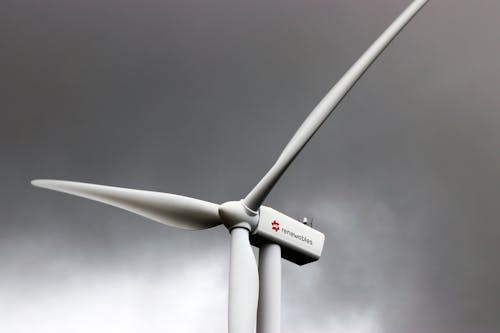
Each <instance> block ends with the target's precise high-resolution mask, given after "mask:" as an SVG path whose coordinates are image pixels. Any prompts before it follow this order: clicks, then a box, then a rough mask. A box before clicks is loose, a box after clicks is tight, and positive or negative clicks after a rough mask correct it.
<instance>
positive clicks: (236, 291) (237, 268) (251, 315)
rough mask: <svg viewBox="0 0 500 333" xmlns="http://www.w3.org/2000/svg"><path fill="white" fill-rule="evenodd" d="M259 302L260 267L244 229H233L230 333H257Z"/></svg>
mask: <svg viewBox="0 0 500 333" xmlns="http://www.w3.org/2000/svg"><path fill="white" fill-rule="evenodd" d="M258 298H259V275H258V272H257V263H256V262H255V257H254V255H253V252H252V247H251V246H250V241H249V239H248V230H247V229H245V228H233V229H231V254H230V263H229V306H228V307H229V309H228V310H229V313H228V326H229V333H254V332H255V324H256V321H257V300H258Z"/></svg>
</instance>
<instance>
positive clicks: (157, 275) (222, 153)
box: [0, 0, 500, 333]
mask: <svg viewBox="0 0 500 333" xmlns="http://www.w3.org/2000/svg"><path fill="white" fill-rule="evenodd" d="M409 2H410V1H409V0H404V1H403V0H370V1H368V0H365V1H352V0H332V1H326V0H312V1H307V2H305V1H298V0H291V1H263V0H257V1H244V0H209V1H207V0H187V1H186V0H182V1H181V0H175V1H170V0H169V1H155V0H146V1H140V2H138V1H117V0H104V1H97V0H90V1H77V0H69V1H57V0H42V1H35V0H26V1H18V0H6V1H5V0H4V1H2V3H1V4H0V33H1V36H0V50H1V53H0V70H1V71H0V73H1V75H0V88H1V89H0V112H1V116H2V117H1V121H0V154H1V155H0V156H1V163H0V175H1V176H0V177H1V187H0V197H1V200H0V211H1V213H2V214H1V218H0V331H2V332H9V333H14V332H15V333H25V332H30V333H31V332H40V333H45V332H50V333H53V332H75V333H80V332H96V333H104V332H123V333H136V332H151V333H156V332H176V333H185V332H207V333H215V332H224V331H225V330H226V319H227V314H226V306H227V303H226V302H227V301H226V298H227V291H226V287H227V276H228V249H229V243H228V234H227V231H226V230H225V229H224V228H223V227H217V228H214V229H210V230H205V231H200V232H189V231H182V230H175V229H172V228H168V227H165V226H163V225H160V224H156V223H154V222H150V221H146V220H144V219H143V218H141V217H138V216H134V215H132V214H129V213H127V212H123V211H120V210H117V209H114V208H110V207H106V206H104V205H100V204H98V203H94V202H90V201H85V200H82V199H76V198H74V197H70V196H65V195H62V194H59V193H54V192H48V191H43V190H40V189H36V188H33V187H31V186H30V185H29V180H30V179H32V178H59V179H71V180H78V181H88V182H94V183H101V184H109V185H116V186H124V187H132V188H140V189H149V190H158V191H164V192H169V193H177V194H183V195H188V196H193V197H197V198H201V199H204V200H209V201H213V202H217V203H220V202H224V201H227V200H234V199H239V198H241V197H243V196H244V195H245V194H246V193H247V192H248V191H249V190H250V188H251V187H252V186H253V185H254V184H255V183H256V181H257V180H258V179H259V178H260V177H261V176H262V175H263V174H264V173H265V171H266V170H267V169H268V168H269V167H270V165H271V164H272V162H273V160H274V159H275V158H276V157H277V155H278V154H279V152H280V151H281V149H282V148H283V146H284V145H285V144H286V142H287V141H288V139H289V138H290V137H291V136H292V134H293V133H294V131H295V129H296V128H297V127H298V126H299V125H300V123H301V122H302V120H303V119H304V118H305V117H306V115H307V114H308V113H309V111H310V110H311V109H312V108H313V107H314V106H315V104H316V103H317V102H318V101H319V99H320V98H321V97H322V96H323V95H324V94H325V93H326V92H327V91H328V90H329V88H330V87H331V86H332V85H333V84H334V83H335V81H336V80H338V79H339V78H340V76H341V75H342V73H343V72H344V71H345V70H346V69H347V68H348V67H349V66H350V65H351V64H352V63H353V62H354V61H355V60H356V59H357V57H358V56H359V55H360V54H361V53H362V52H363V51H364V49H365V48H366V47H367V46H368V45H369V44H370V43H371V42H372V41H373V40H374V39H375V38H376V37H377V36H378V34H379V33H380V32H381V31H383V29H384V28H385V27H386V26H387V25H388V24H389V23H390V22H391V21H392V20H393V19H394V18H395V17H396V16H397V15H398V14H399V12H401V11H402V10H403V9H404V8H405V6H406V5H407V4H408V3H409ZM499 37H500V2H499V1H497V0H478V1H467V0H431V1H430V3H429V4H428V5H427V6H426V7H425V8H424V10H423V11H422V12H421V13H420V14H419V15H418V16H417V17H416V18H415V20H414V21H412V22H411V23H410V24H409V25H408V26H407V28H406V29H405V30H404V31H403V32H402V34H401V35H400V36H399V38H397V39H396V40H395V42H394V43H393V44H392V45H391V46H390V47H389V48H388V49H387V50H386V52H385V53H384V54H383V56H382V57H381V58H380V59H379V60H378V61H377V62H376V63H375V65H374V66H373V67H372V68H371V69H370V70H369V71H368V72H367V73H366V75H365V76H364V77H363V79H362V80H361V81H360V82H359V83H358V85H357V86H356V87H355V89H353V90H352V91H351V93H350V94H349V95H348V97H347V98H346V99H345V100H344V101H343V102H342V104H341V105H340V107H339V108H338V110H337V111H336V112H335V113H334V115H333V116H332V117H331V118H330V119H329V120H328V121H327V122H326V123H325V125H324V126H323V127H322V129H321V130H320V131H319V132H318V133H317V136H315V137H314V138H313V140H311V142H310V143H309V145H308V146H307V147H306V148H305V149H304V151H303V152H302V153H301V155H300V156H299V158H298V159H297V160H296V162H295V163H294V164H293V165H292V167H291V168H290V169H289V171H288V172H287V174H286V175H285V177H283V179H282V180H281V181H280V183H279V186H278V187H276V188H275V190H274V191H273V192H272V194H271V195H270V196H269V198H268V201H267V202H266V204H267V205H271V206H273V207H274V208H276V209H278V210H280V211H283V212H285V213H287V214H288V215H291V216H295V217H297V218H300V217H302V216H310V217H313V218H314V221H315V227H316V228H318V229H319V230H321V231H323V232H324V233H325V234H326V237H327V240H326V245H325V249H324V252H323V256H322V258H321V260H320V261H318V262H316V263H313V264H309V265H306V266H303V267H298V266H296V265H294V264H291V263H288V262H284V263H283V274H284V277H283V331H284V332H289V333H301V332H334V333H337V332H338V333H340V332H342V333H401V332H405V333H495V332H496V333H498V332H500V317H499V316H498V313H499V312H500V259H499V255H500V224H499V223H500V219H499V216H500V208H499V206H500V205H499V204H500V153H499V148H500V131H499V130H498V128H499V125H500V113H499V112H500V94H499V87H500V61H499V59H500V43H499Z"/></svg>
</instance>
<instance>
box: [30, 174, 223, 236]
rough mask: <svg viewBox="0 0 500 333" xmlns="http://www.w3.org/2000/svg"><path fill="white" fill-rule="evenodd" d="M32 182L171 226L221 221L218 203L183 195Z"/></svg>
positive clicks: (200, 225)
mask: <svg viewBox="0 0 500 333" xmlns="http://www.w3.org/2000/svg"><path fill="white" fill-rule="evenodd" d="M31 184H33V185H34V186H38V187H42V188H46V189H49V190H54V191H59V192H64V193H68V194H72V195H76V196H79V197H83V198H87V199H91V200H95V201H99V202H103V203H106V204H108V205H111V206H115V207H118V208H122V209H125V210H128V211H130V212H132V213H136V214H139V215H141V216H144V217H147V218H149V219H151V220H154V221H157V222H160V223H163V224H166V225H169V226H171V227H176V228H181V229H189V230H197V229H207V228H211V227H214V226H216V225H219V224H221V223H222V222H221V220H220V218H219V213H218V207H219V205H216V204H214V203H211V202H207V201H202V200H197V199H193V198H188V197H184V196H180V195H175V194H168V193H160V192H152V191H141V190H133V189H128V188H120V187H113V186H104V185H95V184H87V183H79V182H70V181H63V180H48V179H37V180H33V181H32V182H31Z"/></svg>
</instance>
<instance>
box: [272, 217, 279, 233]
mask: <svg viewBox="0 0 500 333" xmlns="http://www.w3.org/2000/svg"><path fill="white" fill-rule="evenodd" d="M271 225H272V226H273V230H274V231H276V232H278V231H279V230H280V224H279V223H278V222H277V221H276V220H274V221H273V223H271Z"/></svg>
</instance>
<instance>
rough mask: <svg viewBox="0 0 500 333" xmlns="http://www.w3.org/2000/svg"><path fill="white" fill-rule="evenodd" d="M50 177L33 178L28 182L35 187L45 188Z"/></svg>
mask: <svg viewBox="0 0 500 333" xmlns="http://www.w3.org/2000/svg"><path fill="white" fill-rule="evenodd" d="M50 182H51V180H50V179H33V180H32V181H31V182H30V183H31V185H33V186H36V187H43V188H46V187H47V186H48V185H49V184H50Z"/></svg>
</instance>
